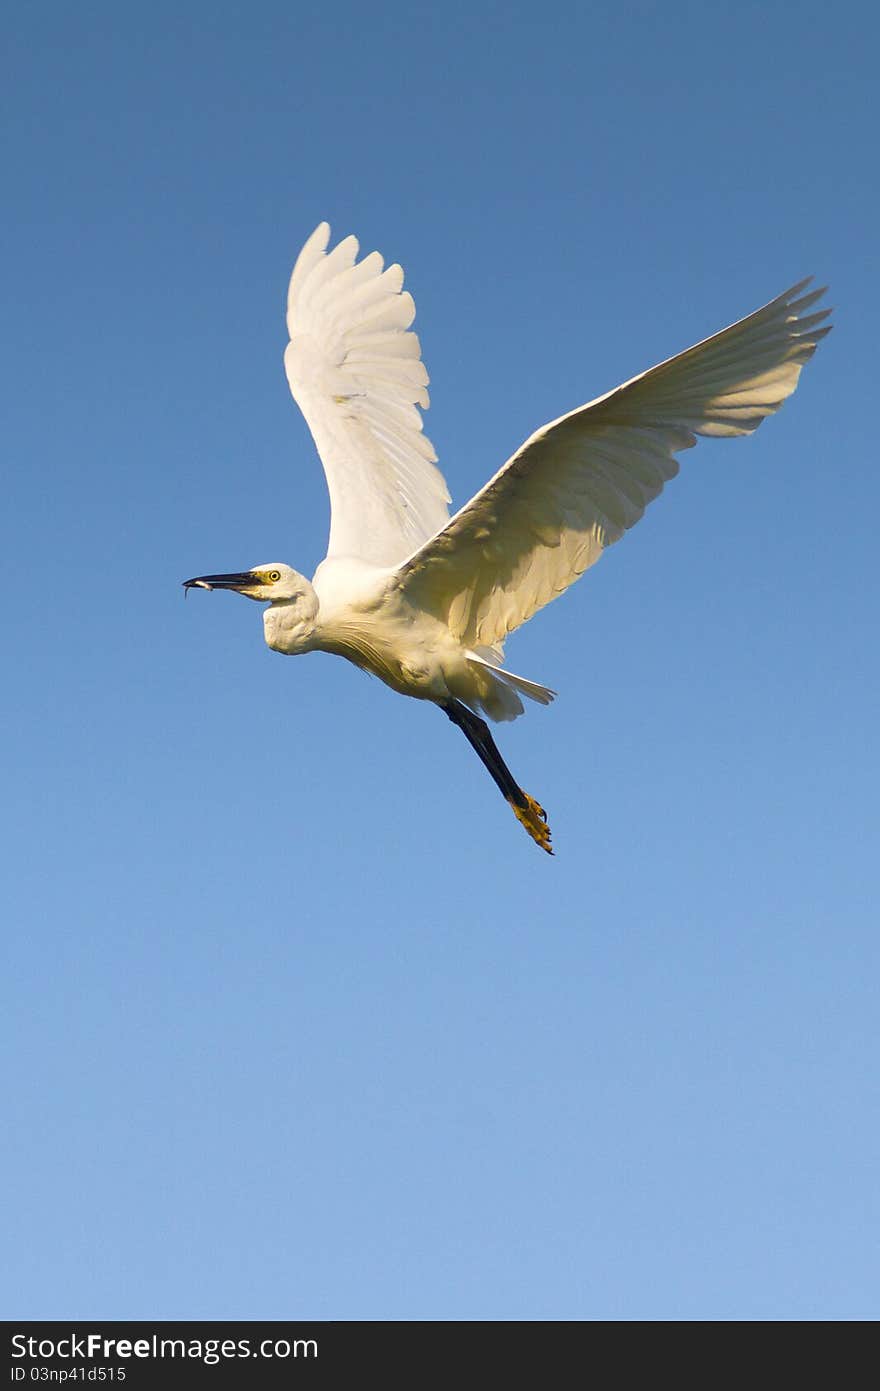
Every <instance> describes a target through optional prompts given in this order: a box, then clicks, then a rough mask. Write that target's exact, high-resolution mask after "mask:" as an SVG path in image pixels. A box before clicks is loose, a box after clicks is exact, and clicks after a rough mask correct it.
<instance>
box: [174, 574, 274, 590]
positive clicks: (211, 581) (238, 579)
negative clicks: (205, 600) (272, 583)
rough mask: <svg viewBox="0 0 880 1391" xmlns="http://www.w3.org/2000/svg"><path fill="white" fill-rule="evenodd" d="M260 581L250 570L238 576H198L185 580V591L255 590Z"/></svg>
mask: <svg viewBox="0 0 880 1391" xmlns="http://www.w3.org/2000/svg"><path fill="white" fill-rule="evenodd" d="M259 583H260V581H259V580H258V579H257V577H256V575H254V574H252V573H251V571H250V570H243V571H240V572H239V573H238V574H236V575H198V576H197V577H196V578H195V579H194V580H184V582H183V587H184V589H187V590H189V589H239V590H241V589H253V587H254V585H255V584H259Z"/></svg>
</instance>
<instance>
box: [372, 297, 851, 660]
mask: <svg viewBox="0 0 880 1391" xmlns="http://www.w3.org/2000/svg"><path fill="white" fill-rule="evenodd" d="M808 284H809V280H803V281H801V282H800V284H798V285H795V286H793V287H792V289H790V290H788V291H786V293H785V294H783V295H780V296H779V297H778V298H777V299H774V300H771V301H770V303H769V304H767V305H765V306H764V308H763V309H758V310H756V312H755V313H754V314H750V315H749V316H748V318H746V319H741V320H740V321H739V323H735V324H733V325H732V326H731V327H730V328H726V329H724V330H723V331H722V332H721V333H716V334H715V335H714V336H713V337H712V338H707V339H706V340H705V341H704V342H702V343H698V344H697V345H696V347H693V348H689V349H688V350H687V351H686V352H683V353H679V354H678V356H677V357H672V358H669V359H668V360H667V361H666V362H661V363H660V364H659V366H657V367H652V368H651V369H650V370H649V371H647V372H643V373H642V374H641V376H638V377H633V379H632V380H631V381H629V382H625V383H624V385H623V386H619V387H617V388H616V390H614V391H611V392H609V393H608V394H607V395H605V396H600V397H599V398H598V399H597V400H595V401H591V402H590V403H589V404H588V405H586V406H581V407H580V408H579V409H578V410H575V411H572V412H571V413H570V414H568V415H563V416H561V417H560V419H559V420H554V421H552V422H551V423H550V424H549V425H545V426H544V428H543V429H542V430H539V431H538V432H537V434H534V435H532V437H531V438H530V439H528V440H526V442H525V444H524V445H522V447H521V448H520V449H518V450H517V452H516V453H515V454H514V455H513V458H512V459H510V460H509V462H508V463H506V464H505V465H504V467H503V468H502V469H501V470H500V472H499V473H496V475H495V477H494V478H492V479H490V481H489V482H488V483H487V484H486V486H485V487H484V488H482V489H481V491H480V492H479V493H477V495H476V497H474V498H472V499H471V501H470V502H469V503H467V505H466V506H465V507H463V508H462V509H461V511H460V512H458V513H456V515H455V516H454V517H453V518H452V519H451V521H449V522H448V523H447V524H446V525H445V526H444V527H443V529H442V530H440V531H438V533H437V535H436V536H434V537H432V538H431V540H429V541H428V542H427V543H426V544H425V545H423V546H422V547H421V548H420V549H419V550H417V551H416V552H415V554H413V555H412V556H411V557H410V558H409V559H408V560H407V561H406V562H405V563H404V564H403V565H402V566H401V567H400V569H399V572H398V573H399V576H400V584H401V587H402V589H403V591H404V592H405V593H406V594H407V596H408V597H409V598H411V599H412V601H413V602H414V603H415V604H417V605H418V606H419V607H421V608H424V609H427V610H428V611H429V612H431V613H434V614H435V615H436V616H437V617H438V618H441V619H442V620H443V621H445V622H447V623H448V625H449V627H450V629H451V631H452V633H453V634H454V636H456V637H457V638H458V639H459V640H460V641H461V642H462V644H464V645H465V646H468V647H473V646H477V645H482V646H493V645H497V644H500V643H502V642H503V641H504V638H505V636H506V634H507V633H509V632H510V631H511V630H512V629H514V628H517V627H519V625H520V624H521V623H525V621H526V619H528V618H531V616H532V614H533V613H535V612H536V611H537V610H538V609H540V608H542V607H543V605H544V604H547V603H549V602H550V600H551V599H555V598H556V596H557V595H558V594H561V593H562V592H563V590H565V589H567V587H568V586H569V585H570V584H572V583H573V582H574V581H575V580H576V579H577V578H578V576H579V575H581V574H583V572H584V571H585V570H586V569H587V568H588V567H589V566H590V565H592V564H594V562H595V561H597V560H598V559H599V556H600V555H601V554H602V552H603V550H604V549H605V548H606V546H610V545H611V544H612V542H614V541H617V540H619V538H620V537H621V536H622V535H623V533H624V532H625V531H627V530H628V529H629V527H631V526H633V525H634V523H635V522H637V521H638V520H639V518H640V517H641V516H642V514H643V513H644V510H645V508H646V507H647V505H648V503H649V502H651V501H652V500H653V499H654V498H655V497H657V495H658V494H659V493H660V491H661V490H662V488H663V484H664V483H666V482H668V481H669V479H670V478H674V476H675V474H676V473H677V472H678V462H677V460H676V458H675V455H676V453H677V452H678V451H679V450H681V449H689V448H690V447H691V446H692V445H694V444H696V442H697V441H696V436H697V435H748V434H750V433H751V432H752V431H753V430H756V429H757V427H758V426H759V425H760V424H761V421H762V420H763V419H764V417H765V416H767V415H771V414H772V413H773V412H774V411H776V410H778V409H779V407H780V406H781V405H782V402H783V401H784V400H785V398H786V397H787V396H789V395H791V393H792V391H794V389H795V387H796V386H797V381H798V377H799V376H800V371H801V368H802V367H803V365H804V363H805V362H807V361H808V359H809V358H810V357H812V355H813V353H814V351H815V348H816V344H817V342H818V341H819V339H820V338H822V337H824V335H825V334H826V333H828V332H829V329H828V328H827V327H826V328H820V327H818V325H819V324H820V323H821V322H822V320H823V319H825V318H827V316H828V314H829V313H830V311H829V310H824V311H819V312H818V313H813V314H810V313H806V311H807V310H808V309H809V308H810V306H811V305H813V304H814V303H815V302H816V300H817V299H818V298H819V297H820V295H822V294H823V293H824V291H823V290H814V291H813V292H812V293H810V294H803V291H804V289H805V287H806V286H807V285H808Z"/></svg>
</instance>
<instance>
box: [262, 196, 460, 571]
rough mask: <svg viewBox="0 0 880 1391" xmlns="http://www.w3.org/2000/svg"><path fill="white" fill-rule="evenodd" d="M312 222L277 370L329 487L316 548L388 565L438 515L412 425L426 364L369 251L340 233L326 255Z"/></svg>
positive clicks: (406, 302)
mask: <svg viewBox="0 0 880 1391" xmlns="http://www.w3.org/2000/svg"><path fill="white" fill-rule="evenodd" d="M329 241H330V228H329V227H328V225H327V223H326V222H322V223H321V225H320V226H319V227H317V228H316V229H315V231H314V232H313V233H312V235H311V236H310V237H309V239H308V241H307V242H306V244H305V246H304V247H303V249H302V251H301V252H300V254H299V257H298V258H297V262H296V265H295V266H294V268H293V274H292V275H291V277H290V289H289V291H288V295H287V328H288V332H289V333H290V342H289V344H288V345H287V349H286V351H285V354H284V366H285V370H286V372H287V380H288V382H289V383H290V389H291V391H292V392H293V396H294V399H295V400H296V402H297V405H298V406H299V408H300V410H301V411H302V413H303V415H304V416H305V418H306V421H307V423H308V427H309V429H310V430H311V432H312V438H313V439H314V441H315V444H316V445H317V448H318V453H319V454H320V456H321V463H322V464H323V465H324V472H325V474H326V476H327V487H328V489H329V492H330V506H331V520H330V541H329V544H328V547H327V554H328V556H342V555H348V556H359V557H360V558H361V559H363V560H370V561H374V562H375V563H376V564H377V565H395V564H397V563H398V562H399V561H401V560H402V559H403V558H404V557H405V556H407V555H409V554H410V553H411V552H412V551H413V549H414V548H415V547H416V546H418V545H420V544H421V543H422V542H423V541H425V540H426V539H427V538H428V537H429V536H432V535H433V534H434V532H435V531H437V530H438V528H439V527H442V526H443V525H444V524H445V522H446V521H447V520H448V517H449V510H448V508H447V506H446V504H447V503H448V501H449V494H448V493H447V491H446V483H445V481H444V478H443V475H442V474H441V473H440V470H439V469H437V468H436V467H435V465H434V461H435V460H436V457H437V456H436V454H435V453H434V449H433V446H432V445H431V442H430V440H429V439H427V438H426V436H425V435H423V434H422V417H421V414H420V413H419V407H420V406H421V408H422V409H423V410H425V409H427V406H428V393H427V390H426V386H427V382H428V374H427V372H426V371H425V368H424V365H423V364H422V362H421V359H420V356H419V340H418V338H417V337H416V335H415V334H414V333H409V332H407V330H408V329H409V326H410V324H411V323H412V321H413V319H414V317H415V312H416V309H415V305H414V303H413V298H412V295H410V294H407V293H401V289H402V286H403V271H402V270H401V268H400V266H397V265H394V266H389V267H388V269H387V270H384V269H383V266H384V262H383V260H382V257H381V256H380V255H379V253H378V252H377V251H373V252H371V253H370V255H369V256H365V257H364V259H363V260H362V261H360V262H358V261H357V254H358V243H357V241H356V239H355V238H354V237H346V238H345V240H344V241H341V242H339V243H338V245H337V246H335V247H334V248H333V250H332V251H331V252H330V253H329V255H328V254H327V246H328V244H329Z"/></svg>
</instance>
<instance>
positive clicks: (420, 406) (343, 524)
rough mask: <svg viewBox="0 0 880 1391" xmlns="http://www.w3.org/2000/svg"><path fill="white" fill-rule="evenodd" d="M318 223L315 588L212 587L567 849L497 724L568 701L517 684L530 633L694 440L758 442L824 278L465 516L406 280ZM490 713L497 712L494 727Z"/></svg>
mask: <svg viewBox="0 0 880 1391" xmlns="http://www.w3.org/2000/svg"><path fill="white" fill-rule="evenodd" d="M329 244H330V228H329V226H328V225H327V223H326V222H322V223H321V224H320V226H319V227H317V228H316V229H315V231H314V232H313V233H312V235H311V236H310V237H309V239H308V241H307V242H306V244H305V246H304V247H303V249H302V251H301V252H300V254H299V257H298V259H297V262H296V265H295V266H294V268H293V274H292V276H291V278H290V288H289V291H288V296H287V327H288V331H289V333H290V342H289V343H288V345H287V349H286V351H285V354H284V365H285V369H286V372H287V380H288V382H289V383H290V390H291V392H292V393H293V396H294V399H295V400H296V402H297V404H298V405H299V407H300V410H301V411H302V413H303V415H304V416H305V419H306V422H307V424H308V426H309V429H310V431H311V433H312V437H313V439H314V441H315V445H316V446H317V450H318V453H319V455H320V457H321V462H322V464H323V466H324V472H325V474H326V477H327V487H328V489H329V492H330V503H331V522H330V540H329V544H328V547H327V555H326V558H325V559H324V560H323V561H322V562H321V564H320V565H319V566H318V568H317V570H316V571H315V574H314V575H313V577H312V579H311V581H310V580H307V579H306V578H305V576H304V575H300V574H298V573H297V571H296V570H293V569H291V568H290V566H289V565H284V564H281V563H280V562H275V563H271V564H267V565H257V566H255V567H254V568H253V569H251V570H245V571H239V572H237V573H235V574H225V575H200V576H197V577H196V578H194V579H191V580H186V581H185V582H184V587H185V589H187V590H189V589H192V588H199V589H231V590H234V591H236V592H237V593H239V594H243V595H245V596H246V597H247V598H249V599H255V600H257V601H258V602H261V603H265V604H267V605H268V607H267V608H266V609H265V611H264V613H263V627H264V632H265V638H266V642H267V643H268V645H269V647H271V648H272V649H273V651H275V652H282V653H286V654H288V655H291V656H292V655H296V654H299V653H301V652H314V651H320V652H334V653H336V654H337V655H338V656H340V657H346V658H347V659H348V660H349V661H350V662H353V663H354V664H355V666H358V667H361V668H363V669H365V670H366V671H368V672H371V673H372V674H373V675H374V676H378V677H380V679H381V680H382V681H384V682H385V683H386V684H387V685H388V686H390V687H391V688H392V690H395V691H398V692H399V693H400V694H401V695H406V696H413V697H415V698H416V699H417V700H429V701H433V703H434V704H435V705H438V706H439V707H440V709H441V710H442V711H443V712H444V713H445V714H446V715H447V716H448V717H449V719H450V720H451V721H452V722H453V724H456V725H457V726H458V727H459V729H460V730H461V731H462V733H463V734H464V735H465V736H466V738H467V739H468V740H469V741H470V743H471V744H472V746H473V748H474V749H475V750H476V752H477V754H478V755H479V757H480V758H481V759H482V761H483V763H484V765H485V766H486V768H487V769H488V771H489V773H490V774H491V775H492V777H493V779H494V781H495V783H496V785H497V786H498V788H499V789H500V791H501V794H502V796H503V797H504V798H505V800H506V801H507V802H508V803H509V804H510V806H511V808H512V809H513V812H514V814H515V815H516V817H517V819H518V820H519V821H520V822H521V823H522V825H523V826H524V827H525V829H526V830H527V831H528V833H529V835H530V836H531V837H532V839H533V840H534V841H535V842H536V843H537V844H538V845H539V846H540V847H541V848H542V849H543V850H546V851H547V852H548V854H552V853H553V851H552V849H551V845H550V828H549V826H548V824H547V816H546V813H545V812H544V809H543V807H542V806H540V804H539V803H538V802H537V801H536V800H535V799H534V798H533V797H531V796H529V794H528V793H527V792H525V791H523V789H522V788H521V787H520V786H519V784H518V783H517V781H516V779H515V778H514V777H513V775H512V773H511V772H510V770H509V769H508V767H507V764H506V763H505V762H504V760H503V758H502V757H501V754H500V753H499V751H498V749H497V747H496V744H495V741H494V739H493V738H492V735H491V733H490V730H489V726H488V724H487V723H486V721H485V720H484V719H483V718H482V715H487V716H488V717H489V719H490V720H494V721H501V720H515V719H516V718H517V716H518V715H521V714H522V713H523V703H522V697H523V696H525V697H526V698H527V699H529V700H533V701H537V702H538V704H540V705H547V704H549V702H550V701H551V700H552V699H553V697H554V692H553V691H551V690H550V689H549V688H548V687H547V686H542V685H540V684H539V683H538V682H537V681H530V680H527V679H526V678H525V677H524V676H517V675H516V674H515V673H514V672H512V671H508V669H507V668H506V666H505V664H504V642H505V639H506V637H507V635H508V633H511V632H512V631H513V630H514V629H515V628H518V627H519V626H520V625H521V624H523V623H525V622H526V621H527V620H528V619H529V618H531V617H532V615H533V614H534V613H537V611H538V609H540V608H543V606H544V605H545V604H548V603H549V602H550V600H551V599H555V598H556V597H557V595H559V594H561V593H562V592H563V590H565V589H567V588H568V586H569V585H570V584H573V583H574V581H575V580H576V579H577V578H578V576H579V575H582V574H583V572H584V571H585V570H587V569H588V568H589V567H590V566H591V565H593V564H594V562H595V561H597V560H598V559H599V557H600V555H601V554H602V552H603V551H604V550H605V549H606V547H608V546H610V545H612V543H613V542H615V541H618V540H619V539H620V537H621V536H622V535H623V533H624V532H625V531H627V530H629V528H630V527H631V526H633V525H634V524H635V523H636V522H637V521H638V520H639V518H640V517H641V516H642V514H643V512H644V510H645V508H646V507H647V505H648V503H649V502H651V501H653V499H654V498H655V497H657V496H658V495H659V493H660V492H661V491H662V489H663V485H664V483H667V482H669V480H670V479H671V478H674V477H675V475H676V473H677V472H678V461H677V459H676V457H675V456H676V454H677V453H678V452H679V451H680V450H682V449H690V448H691V447H692V446H693V445H694V444H696V442H697V440H696V437H697V435H710V436H730V435H749V434H751V433H752V431H753V430H756V429H757V428H758V426H759V425H760V424H761V421H762V420H763V419H764V417H765V416H767V415H771V414H772V413H773V412H774V411H776V410H778V409H779V407H780V406H781V405H782V402H783V401H784V400H785V398H786V397H787V396H790V395H791V393H792V392H793V391H794V389H795V387H796V386H797V382H798V377H799V376H800V372H801V368H802V367H803V365H804V363H805V362H807V361H808V360H809V358H811V357H812V355H813V353H814V352H815V349H816V344H817V343H818V341H819V339H820V338H822V337H824V335H825V334H826V333H828V332H829V331H830V330H829V327H828V326H824V327H820V325H822V323H823V321H824V320H825V319H826V318H827V317H828V314H829V313H830V311H829V310H827V309H825V310H818V311H816V312H809V311H810V310H812V308H813V306H814V305H815V304H816V302H817V300H818V299H819V298H820V296H821V295H822V294H823V293H824V290H812V291H809V292H805V291H806V287H807V285H808V284H809V283H810V282H809V280H802V281H801V282H800V283H799V284H797V285H794V286H793V287H792V288H791V289H790V290H786V292H785V293H784V294H782V295H779V296H777V298H776V299H773V300H771V301H770V303H769V304H766V305H764V307H763V308H762V309H758V310H756V311H755V312H754V313H753V314H750V315H749V316H748V317H747V318H745V319H740V320H739V322H738V323H735V324H732V325H731V326H730V328H726V329H723V330H722V332H721V333H716V334H714V335H713V337H711V338H707V339H705V340H704V341H703V342H702V343H698V344H697V345H696V346H695V347H693V348H688V349H687V350H686V351H685V352H683V353H679V354H678V355H677V356H676V357H671V358H668V359H667V360H666V361H665V362H661V363H660V364H659V365H658V366H657V367H652V368H651V369H650V370H649V371H647V372H643V373H641V375H640V376H637V377H633V378H632V379H631V380H630V381H627V382H624V384H623V385H622V386H618V387H616V388H615V390H613V391H609V392H607V393H606V394H605V395H604V396H598V397H597V398H596V399H595V400H594V401H590V402H589V403H588V404H587V405H585V406H578V407H577V409H576V410H573V411H569V413H568V414H567V415H562V416H560V417H559V419H558V420H553V421H551V422H550V423H549V424H548V425H544V426H543V427H542V428H541V429H540V430H538V431H537V432H536V433H535V434H533V435H532V436H531V437H530V438H529V439H527V440H526V441H525V443H524V444H523V445H521V446H520V448H519V449H518V450H517V451H516V453H515V454H514V455H513V456H512V458H510V459H509V460H508V461H507V463H506V464H505V465H504V466H503V468H501V469H499V471H498V472H497V473H496V474H495V476H494V477H493V478H490V480H489V482H488V483H486V484H485V486H484V487H483V488H481V489H480V491H479V492H478V493H477V494H476V495H475V496H474V497H473V498H471V500H470V502H468V503H466V504H465V506H464V507H462V508H461V509H460V510H459V511H458V512H456V513H455V514H454V516H452V517H450V515H449V508H448V505H447V504H448V503H449V500H450V499H449V494H448V492H447V489H446V483H445V480H444V478H443V475H442V474H441V473H440V471H439V469H438V468H437V466H436V459H437V456H436V454H435V453H434V449H433V447H432V445H431V443H430V441H429V440H428V439H427V437H426V436H425V435H424V434H423V433H422V417H421V413H420V411H421V410H425V409H426V408H427V406H428V392H427V384H428V374H427V372H426V371H425V368H424V365H423V364H422V360H421V351H420V347H419V340H418V338H417V337H416V335H415V333H413V332H412V331H411V329H410V325H411V324H412V321H413V319H414V317H415V305H414V303H413V299H412V296H411V295H410V294H409V293H408V292H406V291H404V289H403V271H402V269H401V267H400V266H399V265H391V266H388V267H385V264H384V261H383V259H382V257H381V256H380V255H379V253H378V252H376V251H373V252H371V253H370V254H369V255H368V256H364V257H363V259H362V260H360V261H359V260H358V259H357V257H358V249H359V248H358V243H357V241H356V239H355V238H354V237H351V236H350V237H345V238H344V240H343V241H340V242H338V243H337V245H336V246H335V247H334V248H333V249H332V251H328V246H329ZM480 712H482V715H481V714H480Z"/></svg>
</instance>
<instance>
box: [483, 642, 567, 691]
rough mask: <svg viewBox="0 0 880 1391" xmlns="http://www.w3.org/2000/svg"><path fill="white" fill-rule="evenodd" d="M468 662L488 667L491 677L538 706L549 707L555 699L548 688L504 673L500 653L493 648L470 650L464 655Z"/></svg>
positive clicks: (522, 677)
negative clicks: (494, 677) (496, 678)
mask: <svg viewBox="0 0 880 1391" xmlns="http://www.w3.org/2000/svg"><path fill="white" fill-rule="evenodd" d="M465 655H466V656H467V659H468V661H469V662H474V663H475V664H476V665H477V666H481V667H488V669H489V670H490V671H491V673H492V675H493V676H496V677H498V679H499V680H500V681H503V683H504V685H505V686H510V687H512V688H513V690H515V691H519V692H520V694H521V695H524V696H528V698H529V700H535V701H537V703H538V704H539V705H549V704H550V702H551V701H552V700H555V699H556V692H555V691H551V689H550V687H549V686H542V685H540V684H539V683H538V682H537V681H529V680H528V678H527V677H525V676H517V675H516V673H515V672H513V671H506V670H505V669H504V667H503V666H502V665H501V653H500V652H499V650H498V649H497V648H494V647H479V648H477V649H473V648H471V649H470V650H469V651H468V652H467V653H466V654H465Z"/></svg>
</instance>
